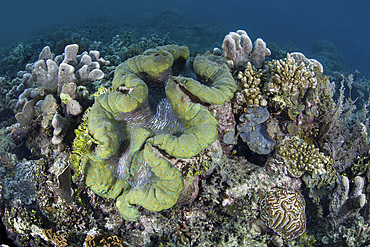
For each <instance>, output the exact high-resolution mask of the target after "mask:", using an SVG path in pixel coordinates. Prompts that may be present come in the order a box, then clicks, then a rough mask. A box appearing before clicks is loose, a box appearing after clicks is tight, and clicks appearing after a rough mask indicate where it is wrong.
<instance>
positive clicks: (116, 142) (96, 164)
mask: <svg viewBox="0 0 370 247" xmlns="http://www.w3.org/2000/svg"><path fill="white" fill-rule="evenodd" d="M188 57H189V51H188V49H187V48H186V47H179V46H174V45H169V46H164V47H157V48H156V49H150V50H147V51H145V52H144V54H143V55H139V56H136V57H134V58H131V59H129V60H127V61H126V62H125V63H123V64H121V65H119V66H118V67H117V69H116V71H115V76H114V79H113V82H112V85H113V88H114V89H116V91H115V92H108V93H106V94H102V95H100V96H98V97H97V98H96V101H95V104H94V105H93V107H92V108H91V111H90V112H89V117H88V131H89V133H90V134H91V135H92V136H93V137H94V139H95V140H96V141H97V142H98V146H97V148H96V150H95V152H93V153H90V154H86V155H85V156H84V158H83V161H82V171H83V172H84V174H85V178H86V184H87V185H88V186H89V187H90V188H91V189H92V190H93V191H94V192H95V193H97V194H98V195H101V196H104V197H108V198H117V201H116V205H117V208H118V210H119V211H120V213H121V215H122V216H123V217H124V218H125V219H127V220H131V221H135V220H137V219H138V218H139V212H138V210H137V209H136V208H135V207H134V204H138V205H141V206H143V207H145V208H147V209H149V210H151V211H160V210H163V209H167V208H169V207H171V206H173V205H174V204H175V203H176V201H177V199H178V197H179V195H180V193H181V190H182V188H183V180H182V177H181V173H180V172H179V171H178V170H177V169H176V168H175V167H172V165H171V164H170V163H169V162H168V161H167V160H166V159H164V158H163V157H162V155H161V154H160V153H159V151H157V149H155V148H154V147H153V146H156V147H158V148H159V149H161V150H164V151H165V152H167V153H168V154H169V155H171V156H175V157H178V158H189V157H192V156H194V155H197V154H198V153H199V152H200V151H201V150H203V149H204V148H206V147H207V146H208V145H210V144H211V143H212V142H213V141H214V140H215V139H216V137H217V121H216V120H215V118H214V117H213V116H212V115H211V113H210V112H209V111H208V110H206V108H204V107H203V106H202V105H200V104H195V103H193V102H192V101H191V100H190V98H189V97H188V96H187V95H186V94H185V93H184V92H183V91H182V90H181V88H180V86H179V85H178V84H177V83H180V85H182V86H184V87H185V88H186V89H187V91H189V92H192V93H193V94H194V95H195V96H196V97H198V98H199V99H201V100H202V101H205V102H209V103H221V104H222V103H224V102H225V101H227V100H229V99H230V98H232V96H233V93H234V91H235V90H236V85H235V81H234V80H233V78H232V76H231V74H230V73H229V71H228V69H226V68H225V67H223V66H218V64H217V63H216V62H213V61H212V57H209V55H207V56H200V55H198V56H197V57H196V58H195V59H194V62H193V69H194V72H193V73H195V74H196V75H197V77H198V78H199V80H200V81H196V80H195V79H191V78H185V77H182V76H176V73H180V72H181V69H178V68H179V67H180V68H181V67H182V66H183V65H184V64H185V61H186V59H187V58H188ZM171 69H172V71H173V73H175V75H174V76H172V75H170V70H171ZM177 70H178V71H177ZM203 83H204V84H205V85H203Z"/></svg>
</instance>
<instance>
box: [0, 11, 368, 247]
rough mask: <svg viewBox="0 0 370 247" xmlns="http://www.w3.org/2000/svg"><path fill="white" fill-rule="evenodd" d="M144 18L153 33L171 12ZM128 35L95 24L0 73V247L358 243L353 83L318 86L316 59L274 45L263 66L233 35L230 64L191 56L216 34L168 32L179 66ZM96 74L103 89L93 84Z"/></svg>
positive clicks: (217, 55) (361, 226) (363, 149)
mask: <svg viewBox="0 0 370 247" xmlns="http://www.w3.org/2000/svg"><path fill="white" fill-rule="evenodd" d="M145 18H147V19H150V18H158V21H157V23H159V24H160V26H158V27H156V28H160V29H163V30H164V32H165V30H166V28H167V27H168V24H169V23H171V22H169V21H168V20H171V21H172V23H174V20H178V19H179V15H178V13H173V12H171V11H169V12H164V14H162V15H157V16H155V17H145ZM145 18H144V19H145ZM172 23H171V26H173V25H172ZM176 23H177V24H178V23H181V21H180V20H178V22H176ZM133 25H136V26H135V28H137V26H140V31H139V30H135V29H132V28H131V27H129V26H130V25H126V26H125V27H124V28H123V27H122V25H121V26H120V27H118V26H111V25H107V23H106V21H104V20H102V21H101V22H94V23H93V25H92V26H93V27H94V30H95V29H98V30H100V31H101V37H102V38H101V39H99V38H97V36H93V35H91V34H90V32H89V31H88V30H86V29H82V30H79V31H75V32H73V31H65V30H64V31H63V30H61V31H59V32H57V33H55V34H53V35H51V36H50V37H51V39H52V40H50V41H49V39H47V40H48V41H45V40H41V39H40V40H39V41H38V42H37V43H36V42H35V43H30V44H19V45H18V46H17V47H16V49H14V51H13V52H12V55H11V56H9V57H8V58H7V59H5V60H2V61H0V65H1V66H0V67H1V68H0V73H2V72H1V71H5V70H4V68H6V74H4V75H5V76H7V77H0V85H1V86H2V90H1V91H0V104H3V105H2V106H1V107H0V113H1V114H0V115H1V117H0V120H1V121H4V120H5V121H4V122H2V123H1V124H2V125H1V126H9V125H10V124H13V123H14V122H15V118H14V112H15V113H19V114H20V115H18V117H17V118H19V119H21V120H19V122H22V117H23V123H22V126H21V125H20V124H19V123H17V124H13V125H11V126H9V127H6V128H3V129H0V136H1V145H0V185H1V186H0V217H1V222H2V224H0V236H1V237H0V241H8V242H4V244H8V245H10V242H11V241H14V244H15V245H17V246H46V245H55V246H56V245H59V246H66V245H73V246H82V245H85V246H98V245H110V246H167V245H168V246H283V245H284V246H285V245H286V246H322V245H328V246H358V245H363V246H367V245H369V224H368V223H369V222H368V221H369V215H370V213H369V208H370V207H369V203H368V201H367V198H368V196H369V191H370V190H369V188H370V186H369V178H368V177H369V171H370V166H369V158H368V156H369V155H368V154H369V146H368V135H367V132H368V126H369V119H368V110H367V109H368V105H369V103H368V101H367V98H366V95H367V93H366V92H367V91H368V90H367V86H366V85H365V84H366V82H367V80H366V79H364V80H361V79H360V78H359V75H358V73H355V74H354V75H353V76H343V75H339V74H338V73H334V74H332V76H334V77H331V78H330V80H332V79H333V78H334V82H333V81H330V80H329V78H328V77H327V76H323V75H322V73H323V67H322V66H321V64H320V63H318V62H317V61H316V60H313V59H307V58H306V57H305V56H304V55H303V54H301V53H290V54H286V52H284V51H281V50H280V49H279V48H278V47H276V46H272V47H273V49H274V51H273V53H274V54H272V55H273V57H272V58H271V57H270V58H269V62H267V61H265V57H266V54H267V53H268V50H267V48H266V45H265V44H264V43H262V42H263V41H262V40H258V42H256V45H255V47H254V48H253V46H252V44H251V42H249V41H248V39H249V38H248V39H247V37H246V36H245V35H246V33H244V32H239V34H238V33H234V34H230V35H229V36H228V38H225V43H224V47H225V46H226V45H228V47H229V48H230V47H231V48H233V47H235V48H238V49H239V50H237V49H235V53H234V55H235V57H234V58H235V61H233V62H231V60H230V57H228V56H226V54H227V52H226V51H224V56H223V55H222V54H221V51H220V50H217V49H214V55H212V54H211V53H210V52H206V53H205V54H204V55H199V53H200V51H204V50H205V47H208V48H210V47H215V46H217V44H220V43H221V42H220V38H221V39H222V37H218V38H217V40H218V41H217V42H214V41H211V39H212V37H213V38H215V37H216V36H218V35H219V34H220V33H223V31H222V32H214V30H216V29H214V28H209V29H205V28H204V27H199V26H196V25H194V26H192V27H191V28H189V27H185V26H184V27H181V28H178V29H177V30H176V35H184V34H186V38H185V39H182V41H181V43H183V41H185V40H186V39H190V38H191V39H192V40H191V42H190V43H189V45H190V46H189V47H193V48H195V49H193V53H192V55H194V57H193V56H192V55H190V52H189V50H188V48H187V47H181V46H176V45H169V46H159V47H158V45H165V44H169V43H174V42H173V41H171V40H170V39H169V37H170V36H169V35H168V34H165V33H161V35H162V34H163V36H161V37H163V38H159V36H156V35H155V34H150V33H152V30H151V29H149V28H148V27H147V26H145V25H144V24H141V23H139V22H138V23H134V24H133ZM92 26H91V27H92ZM177 26H178V25H177ZM91 27H90V29H91ZM149 30H150V32H149ZM142 32H147V33H148V35H147V37H142V38H140V37H141V35H142ZM113 33H114V35H112V34H113ZM117 34H119V36H115V35H117ZM200 34H201V35H200ZM170 35H171V38H173V36H172V33H170ZM237 36H238V37H237ZM112 37H113V38H112ZM232 37H236V38H235V39H233V38H232ZM73 40H75V41H76V42H71V41H73ZM249 40H250V39H249ZM221 41H222V40H221ZM202 42H205V43H202ZM233 42H234V43H235V44H234V43H233ZM238 42H239V43H238ZM71 43H75V44H78V47H79V49H82V50H92V51H91V52H89V53H87V52H83V53H82V54H81V55H77V54H78V49H77V46H76V45H72V46H67V47H66V48H65V46H66V45H68V44H71ZM237 43H238V46H237ZM246 44H248V45H246ZM42 47H44V49H43V50H42V52H41V53H40V54H39V52H38V51H40V49H42ZM49 47H50V48H49ZM154 47H157V48H154ZM269 47H270V45H269ZM247 48H248V49H250V51H249V52H246V50H248V49H247ZM63 50H64V55H61V56H56V57H54V55H53V54H52V51H53V52H54V53H56V54H60V53H62V52H63ZM96 50H99V51H100V52H101V54H104V58H105V59H107V60H109V61H110V62H111V63H110V64H109V65H108V63H106V61H105V60H103V59H101V58H100V54H99V53H98V52H96ZM29 52H31V53H32V55H30V54H28V53H29ZM243 52H245V53H243ZM9 54H10V53H8V54H5V55H4V53H1V54H0V57H1V56H2V57H4V56H7V55H9ZM139 54H140V55H139ZM197 54H198V55H197ZM257 54H259V55H257ZM285 55H286V58H285V59H284V56H285ZM315 58H317V57H315ZM227 59H229V61H228V60H227ZM276 59H281V60H276ZM21 60H22V61H21ZM35 60H37V64H35V63H30V62H31V61H35ZM125 60H126V61H125ZM12 61H13V63H14V64H11V62H12ZM99 61H100V62H99ZM122 61H124V63H123V64H120V63H121V62H122ZM234 62H236V63H234ZM7 63H9V64H7ZM27 63H29V64H28V65H26V64H27ZM54 63H55V64H56V66H55V64H54ZM20 64H21V65H22V67H24V66H25V65H26V71H19V72H18V73H16V71H15V68H19V69H20V67H19V66H20ZM62 64H63V65H62ZM98 64H99V65H98ZM119 64H120V65H119ZM228 64H234V67H233V68H231V69H232V72H233V74H231V73H230V72H229V71H230V68H229V66H228ZM236 64H237V65H236ZM3 65H4V66H3ZM36 65H38V66H36ZM235 65H236V66H235ZM98 66H100V68H99V70H100V71H101V72H103V73H104V78H103V79H102V80H98V81H95V82H92V81H91V80H94V78H95V79H96V78H100V77H101V76H102V73H100V72H97V71H95V72H96V73H95V72H94V73H92V71H94V69H96V68H97V67H98ZM244 66H245V67H244ZM61 68H62V69H65V71H63V72H66V73H65V74H63V75H62V76H60V73H59V72H61ZM19 69H18V70H19ZM329 69H330V68H329ZM241 70H242V71H241ZM325 71H326V68H325ZM326 72H327V71H326ZM4 73H5V72H4ZM9 75H12V76H11V77H10V76H9ZM13 78H14V79H13ZM63 78H64V79H65V80H64V79H63ZM36 79H37V81H36ZM70 80H72V82H71V81H70ZM59 82H60V83H59ZM340 83H341V84H342V87H341V88H340V89H339V90H337V92H336V94H334V92H335V87H336V86H337V85H335V84H338V85H339V84H340ZM58 84H59V86H58ZM360 84H361V85H360ZM359 90H360V91H363V92H364V93H363V95H360V94H359V93H358V91H359ZM358 95H360V96H361V97H360V98H359V99H360V101H361V102H359V101H355V100H353V99H354V98H356V97H357V96H358ZM336 97H337V98H336ZM333 98H334V99H333ZM94 99H95V103H94ZM17 102H18V109H17V110H15V108H16V104H17ZM27 104H28V105H27ZM363 104H364V106H363ZM30 106H32V107H30ZM355 106H356V107H357V108H358V109H361V108H362V110H361V111H356V109H355ZM22 109H24V111H23V113H22V111H21V110H22ZM14 110H15V111H14ZM30 110H31V111H30ZM28 111H29V112H28ZM28 113H31V114H28ZM27 114H28V115H27ZM239 137H240V138H239ZM73 138H75V139H74V141H73ZM72 141H73V144H72ZM275 143H276V144H275ZM55 144H57V145H55ZM275 145H276V147H275ZM21 160H22V161H21ZM273 206H276V207H273ZM164 209H166V210H164ZM279 213H280V214H279ZM279 216H281V217H280V218H281V221H279V219H280V218H279ZM279 223H281V224H279ZM290 223H292V224H290ZM306 223H307V225H306ZM306 227H307V229H306V231H304V230H305V228H306ZM5 235H6V236H7V237H8V238H7V239H5V238H3V236H5Z"/></svg>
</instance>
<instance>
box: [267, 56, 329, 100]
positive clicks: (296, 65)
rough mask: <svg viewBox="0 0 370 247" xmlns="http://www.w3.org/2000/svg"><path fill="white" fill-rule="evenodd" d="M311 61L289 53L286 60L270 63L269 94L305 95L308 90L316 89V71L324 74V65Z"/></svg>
mask: <svg viewBox="0 0 370 247" xmlns="http://www.w3.org/2000/svg"><path fill="white" fill-rule="evenodd" d="M299 54H301V53H299ZM295 58H297V60H296V59H295ZM303 61H305V62H307V63H305V62H303ZM309 61H310V60H308V59H307V58H306V57H305V56H304V55H303V54H301V55H299V56H298V55H297V54H295V55H291V54H289V53H288V54H287V57H286V58H285V60H282V59H280V60H273V61H272V62H269V63H268V66H269V69H270V73H271V79H272V81H271V82H269V83H268V84H267V85H266V90H267V91H268V92H269V93H277V92H282V93H285V94H297V93H301V94H304V92H306V90H307V89H308V88H315V87H316V84H317V79H316V77H315V73H314V69H315V68H317V69H318V70H319V71H321V72H322V65H321V64H320V63H319V62H318V61H316V60H315V61H316V62H315V63H314V62H312V61H311V62H309ZM306 64H307V66H306Z"/></svg>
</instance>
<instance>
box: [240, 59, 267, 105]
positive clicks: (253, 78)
mask: <svg viewBox="0 0 370 247" xmlns="http://www.w3.org/2000/svg"><path fill="white" fill-rule="evenodd" d="M263 75H264V74H263V71H262V70H261V69H259V70H257V69H256V68H255V67H253V66H252V64H251V63H250V62H248V63H247V66H246V69H245V71H244V73H243V72H241V71H239V74H238V79H239V80H240V83H241V87H242V90H243V94H244V96H245V98H246V103H247V105H250V106H254V105H255V106H266V105H267V101H266V99H265V96H264V95H263V93H262V92H261V87H262V83H261V81H262V79H263V78H262V77H263Z"/></svg>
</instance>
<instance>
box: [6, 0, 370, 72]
mask: <svg viewBox="0 0 370 247" xmlns="http://www.w3.org/2000/svg"><path fill="white" fill-rule="evenodd" d="M164 10H175V11H177V12H178V13H181V14H185V15H186V16H188V17H189V19H190V20H192V21H193V22H194V23H197V24H199V23H204V24H209V23H211V24H214V25H219V26H222V27H223V28H224V29H225V30H229V31H235V30H237V29H244V30H246V31H247V32H248V34H249V35H250V36H251V37H252V39H253V40H254V39H256V38H257V37H261V38H263V39H264V40H265V41H266V42H275V43H277V44H278V45H279V46H280V47H281V48H284V47H286V46H288V47H295V48H296V49H298V50H300V51H302V52H304V53H305V54H306V55H307V56H309V54H310V52H311V51H310V49H311V48H312V41H317V40H327V41H329V42H332V43H333V44H334V45H335V46H336V47H337V48H338V50H339V51H340V53H341V54H342V56H343V57H344V59H345V61H346V63H347V64H346V66H348V72H353V71H354V70H355V69H358V70H359V71H360V72H361V75H362V76H366V77H367V78H370V70H369V65H368V59H369V57H370V51H369V44H370V28H369V27H370V17H369V16H370V1H369V0H357V1H348V0H347V1H345V0H339V1H338V0H336V1H334V0H326V1H322V0H320V1H319V0H311V1H297V0H280V1H277V0H264V1H235V0H228V1H215V0H213V1H209V0H207V1H199V0H198V1H197V0H187V1H163V0H157V1H150V0H146V1H145V0H136V1H122V0H121V1H117V0H116V1H114V0H100V1H96V0H84V1H83V0H80V1H73V0H64V1H50V0H49V1H46V0H34V1H25V0H3V1H1V8H0V34H1V35H0V45H4V44H7V43H9V42H17V41H22V40H24V39H27V38H29V37H32V36H33V35H37V34H38V33H39V32H45V31H46V30H50V31H52V30H56V29H57V28H59V27H61V26H63V25H66V24H71V23H73V24H78V23H80V22H84V21H86V20H94V18H97V17H106V16H110V17H112V16H117V17H119V18H127V19H134V18H136V16H138V15H143V14H146V13H148V14H151V13H159V12H161V11H164ZM226 34H227V32H225V33H224V34H222V36H221V37H223V36H224V35H226ZM221 42H222V40H220V45H221Z"/></svg>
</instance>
